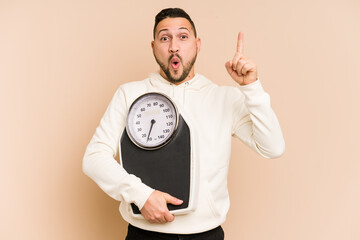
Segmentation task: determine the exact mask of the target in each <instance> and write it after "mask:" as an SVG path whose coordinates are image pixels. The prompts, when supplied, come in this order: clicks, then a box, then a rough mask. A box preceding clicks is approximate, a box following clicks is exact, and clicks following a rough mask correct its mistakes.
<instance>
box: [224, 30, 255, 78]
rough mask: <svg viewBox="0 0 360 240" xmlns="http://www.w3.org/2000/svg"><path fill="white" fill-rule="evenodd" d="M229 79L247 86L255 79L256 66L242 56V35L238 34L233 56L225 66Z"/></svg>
mask: <svg viewBox="0 0 360 240" xmlns="http://www.w3.org/2000/svg"><path fill="white" fill-rule="evenodd" d="M225 67H226V70H227V71H228V73H229V74H230V76H231V78H232V79H234V81H235V82H237V83H239V84H240V85H248V84H250V83H253V82H255V81H256V79H257V67H256V64H255V63H254V62H253V61H251V60H250V59H249V58H248V57H246V56H245V55H244V34H243V33H242V32H239V35H238V40H237V46H236V52H235V56H234V58H233V59H232V60H230V61H227V62H226V64H225Z"/></svg>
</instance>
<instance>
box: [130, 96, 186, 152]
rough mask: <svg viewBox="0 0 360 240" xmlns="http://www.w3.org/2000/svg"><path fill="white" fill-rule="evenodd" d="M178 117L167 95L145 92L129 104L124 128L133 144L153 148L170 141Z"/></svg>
mask: <svg viewBox="0 0 360 240" xmlns="http://www.w3.org/2000/svg"><path fill="white" fill-rule="evenodd" d="M178 119H179V114H178V111H177V108H176V106H175V104H174V103H173V101H172V100H171V99H170V98H169V97H167V96H166V95H164V94H161V93H155V92H153V93H146V94H144V95H142V96H140V97H139V98H137V99H136V100H135V101H134V102H133V104H132V105H131V106H130V109H129V114H128V117H127V123H126V129H127V132H128V135H129V137H130V139H131V140H132V141H133V143H134V144H136V145H137V146H139V147H140V148H143V149H148V150H153V149H157V148H160V147H163V146H165V145H166V143H168V142H169V141H170V139H171V137H172V136H173V134H174V133H175V130H176V128H177V124H178Z"/></svg>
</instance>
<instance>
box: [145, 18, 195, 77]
mask: <svg viewBox="0 0 360 240" xmlns="http://www.w3.org/2000/svg"><path fill="white" fill-rule="evenodd" d="M200 44H201V42H200V39H199V38H196V37H195V35H194V31H193V29H192V26H191V24H190V22H189V21H188V20H187V19H186V18H165V19H164V20H162V21H161V22H159V24H158V25H157V26H156V29H155V38H154V41H152V43H151V46H152V48H153V53H154V56H155V59H156V62H157V63H158V64H159V66H160V74H161V75H162V76H163V77H164V78H165V79H167V80H169V81H170V82H173V83H175V84H180V83H182V82H183V81H187V80H190V79H191V78H193V77H194V66H193V65H194V63H195V60H196V56H197V53H198V52H199V51H200Z"/></svg>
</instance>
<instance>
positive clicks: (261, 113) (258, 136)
mask: <svg viewBox="0 0 360 240" xmlns="http://www.w3.org/2000/svg"><path fill="white" fill-rule="evenodd" d="M238 88H239V89H240V91H241V93H242V95H243V97H241V98H240V99H238V100H237V101H236V102H235V104H234V122H233V129H232V131H233V132H232V133H233V135H235V136H236V137H238V138H239V139H240V140H242V141H243V142H244V143H245V144H246V145H248V146H249V147H250V148H251V149H253V150H255V151H256V152H258V153H259V154H260V155H262V156H263V157H265V158H277V157H280V156H281V155H282V154H283V153H284V151H285V142H284V138H283V135H282V131H281V128H280V125H279V122H278V119H277V117H276V115H275V113H274V111H273V110H272V108H271V106H270V96H269V95H268V94H267V93H266V92H265V91H264V89H263V87H262V85H261V83H260V81H259V80H257V81H256V82H254V83H251V84H249V85H245V86H239V87H238ZM241 93H239V94H241Z"/></svg>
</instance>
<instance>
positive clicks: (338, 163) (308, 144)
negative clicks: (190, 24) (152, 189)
mask: <svg viewBox="0 0 360 240" xmlns="http://www.w3.org/2000/svg"><path fill="white" fill-rule="evenodd" d="M169 2H170V1H165V0H163V1H160V0H157V1H141V2H139V1H119V0H118V1H115V0H113V1H94V0H90V1H89V0H86V1H85V0H82V1H81V0H76V1H74V0H65V1H64V0H62V1H60V0H59V1H45V0H32V1H25V0H23V1H21V0H11V1H10V0H0V80H1V87H0V104H1V105H0V106H1V124H0V131H1V143H0V146H1V170H0V171H1V174H0V184H1V198H0V216H1V220H0V221H1V222H0V239H4V240H5V239H6V240H7V239H34V240H35V239H36V240H42V239H55V240H57V239H59V240H60V239H62V240H63V239H66V240H67V239H87V240H92V239H104V240H112V239H123V238H124V235H125V233H126V223H125V222H124V221H123V220H122V219H121V217H120V215H119V213H118V210H117V208H118V202H116V201H115V200H113V199H111V198H110V197H108V196H107V195H105V194H104V193H103V192H102V191H101V190H100V189H99V188H98V187H97V186H96V184H94V183H93V182H92V181H91V180H90V179H89V178H87V177H86V176H85V175H84V174H83V173H82V170H81V161H82V157H83V154H84V151H85V147H86V145H87V144H88V142H89V141H90V138H91V136H92V134H93V132H94V130H95V128H96V126H97V125H98V123H99V120H100V118H101V116H102V114H103V113H104V111H105V108H106V106H107V105H108V103H109V101H110V99H111V97H112V95H113V94H114V92H115V90H116V89H117V87H118V86H119V85H120V84H122V83H124V82H128V81H133V80H141V79H144V78H145V77H147V75H148V73H149V72H153V71H156V70H157V69H158V67H157V65H156V63H155V61H154V59H153V56H152V52H151V48H150V41H151V40H152V37H151V36H152V27H153V19H154V16H155V14H156V13H157V12H158V11H160V10H161V9H162V8H165V7H169V6H171V7H173V6H179V7H182V8H184V9H185V10H187V11H188V12H189V14H190V15H191V16H192V18H193V20H194V21H195V24H196V26H197V29H198V33H199V35H200V37H201V38H202V49H201V52H200V55H199V57H198V61H197V65H196V66H197V67H196V71H197V72H199V73H202V74H204V75H205V76H208V77H209V78H211V79H212V80H213V81H215V82H216V83H218V84H221V85H233V84H234V83H233V82H232V80H231V79H230V77H229V76H228V75H227V73H226V70H225V68H224V64H225V62H226V61H227V60H228V59H230V58H232V56H233V54H234V50H235V45H236V36H237V32H238V31H240V30H241V31H243V32H244V33H245V52H246V54H247V55H249V56H250V57H251V58H252V59H253V60H254V61H255V62H256V63H257V64H258V67H259V72H260V77H261V79H262V83H263V85H264V88H265V89H266V90H267V92H268V93H270V95H271V97H272V106H273V108H274V110H275V111H276V113H277V115H278V118H279V120H280V123H281V125H282V129H283V132H284V135H285V139H286V144H287V145H286V146H287V149H286V153H285V154H284V155H283V157H281V158H280V159H276V160H266V159H262V158H260V157H259V156H257V155H256V154H254V153H253V152H251V150H249V149H247V148H246V147H244V146H243V144H242V143H241V142H240V141H238V140H236V139H234V141H233V153H232V161H231V170H230V175H229V183H230V185H229V188H230V193H231V202H232V206H231V209H230V213H229V215H228V219H227V221H226V223H225V224H224V225H223V227H224V229H225V231H226V239H228V240H238V239H246V240H262V239H267V240H289V239H291V240H304V239H306V240H319V239H324V240H325V239H326V240H339V239H346V240H358V239H360V228H359V226H360V189H359V188H360V176H359V172H360V161H359V156H358V154H357V152H358V149H359V135H360V128H359V126H358V125H357V124H358V123H359V122H360V114H359V102H360V97H359V95H358V92H359V90H360V84H359V80H360V61H359V57H360V26H359V25H360V24H359V23H360V14H359V13H360V2H359V1H358V0H336V1H335V0H330V1H326V0H320V1H314V0H303V1H295V0H294V1H285V0H272V1H265V0H262V1H261V0H242V1H235V0H228V1H192V0H191V1H190V0H189V1H171V4H169Z"/></svg>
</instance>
